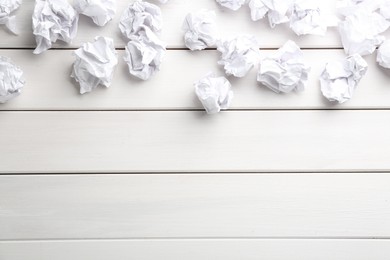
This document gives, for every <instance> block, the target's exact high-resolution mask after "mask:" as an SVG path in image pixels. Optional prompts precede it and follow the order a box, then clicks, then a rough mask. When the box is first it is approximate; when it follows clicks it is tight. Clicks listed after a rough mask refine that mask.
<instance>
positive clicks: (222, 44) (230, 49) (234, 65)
mask: <svg viewBox="0 0 390 260" xmlns="http://www.w3.org/2000/svg"><path fill="white" fill-rule="evenodd" d="M258 46H259V44H258V41H257V40H256V37H254V36H252V35H239V36H236V37H234V38H231V39H228V40H218V41H217V50H218V51H219V52H221V59H220V60H219V61H218V64H219V65H223V66H224V69H225V73H226V74H227V75H233V76H235V77H239V78H241V77H244V76H245V75H246V74H247V73H248V72H249V71H250V70H251V69H252V68H253V67H254V66H255V65H256V64H258V62H259V60H260V50H259V47H258Z"/></svg>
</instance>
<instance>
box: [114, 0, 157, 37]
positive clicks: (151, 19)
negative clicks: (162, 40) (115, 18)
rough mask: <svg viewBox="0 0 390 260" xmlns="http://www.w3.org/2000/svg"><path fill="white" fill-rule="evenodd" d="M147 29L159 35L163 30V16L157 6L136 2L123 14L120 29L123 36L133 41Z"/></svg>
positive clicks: (138, 0)
mask: <svg viewBox="0 0 390 260" xmlns="http://www.w3.org/2000/svg"><path fill="white" fill-rule="evenodd" d="M145 27H147V28H149V29H150V30H151V31H153V32H154V33H159V32H160V31H161V28H162V16H161V10H160V7H158V6H157V5H154V4H151V3H148V2H143V1H140V0H136V1H135V2H134V3H132V4H130V5H129V6H128V7H127V9H126V10H125V11H124V12H123V14H122V17H121V20H120V22H119V29H120V30H121V32H122V34H123V36H125V37H126V38H127V39H131V38H132V37H134V36H135V35H137V34H139V32H140V31H144V29H145Z"/></svg>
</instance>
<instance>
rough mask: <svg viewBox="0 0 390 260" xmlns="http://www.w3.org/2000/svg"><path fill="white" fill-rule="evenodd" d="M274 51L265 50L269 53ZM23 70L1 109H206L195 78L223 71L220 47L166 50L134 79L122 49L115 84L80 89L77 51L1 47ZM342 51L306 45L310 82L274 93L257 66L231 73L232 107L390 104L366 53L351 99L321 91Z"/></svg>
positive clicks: (380, 73) (389, 90)
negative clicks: (21, 84) (151, 70)
mask: <svg viewBox="0 0 390 260" xmlns="http://www.w3.org/2000/svg"><path fill="white" fill-rule="evenodd" d="M273 52H274V51H264V55H270V54H272V53H273ZM0 55H4V56H8V57H10V58H11V59H12V60H13V61H14V62H15V63H16V64H18V65H19V66H20V67H21V68H22V69H23V71H24V73H25V79H26V86H25V88H24V90H23V93H22V95H20V96H19V97H17V98H15V99H13V100H11V101H9V102H8V103H6V104H1V105H0V110H35V109H38V110H52V109H55V110H118V109H119V110H122V109H124V110H126V109H130V110H150V109H153V110H158V109H202V106H201V104H200V102H199V101H198V100H197V98H196V96H195V92H194V88H193V82H195V81H196V80H198V79H200V78H201V77H203V76H204V75H205V74H206V73H207V72H208V71H215V72H216V73H218V74H219V75H224V72H223V70H222V68H221V66H219V65H217V60H218V59H219V54H218V53H217V51H211V50H210V51H204V52H199V53H191V52H189V51H168V53H167V55H166V57H165V60H164V64H163V66H162V68H161V71H160V72H159V73H158V74H156V75H155V77H153V78H152V79H150V80H149V81H141V80H137V79H134V78H132V77H131V76H130V74H129V73H128V69H127V65H126V64H125V62H124V61H123V60H122V55H123V51H120V52H119V55H120V63H119V65H118V67H117V69H116V72H115V76H114V80H113V83H112V86H111V88H109V89H105V88H99V89H97V90H95V91H93V92H91V93H88V94H85V95H80V94H79V93H78V86H77V84H75V83H74V82H73V80H72V79H71V78H70V76H69V75H70V71H71V67H72V63H73V62H74V57H73V55H72V51H49V52H47V53H45V54H43V55H42V56H35V55H34V54H32V53H31V52H30V51H28V50H27V51H26V50H23V51H20V50H18V51H16V50H0ZM342 57H344V53H343V51H342V50H307V51H305V58H306V59H307V61H308V63H309V64H310V65H311V67H312V69H311V73H310V78H309V83H308V87H307V89H306V90H305V91H303V92H300V93H295V92H294V93H289V94H276V93H274V92H272V91H271V90H269V89H268V88H266V87H264V86H262V85H260V84H259V83H257V82H256V73H257V68H256V69H253V70H252V71H251V72H250V73H249V75H247V76H246V77H244V78H241V79H238V78H233V77H230V78H229V79H230V80H231V82H232V84H233V89H234V94H235V98H234V100H233V103H232V106H231V108H233V109H302V108H304V109H344V108H347V109H356V108H358V109H361V108H364V109H365V108H390V98H389V96H390V85H389V80H390V74H389V73H388V72H387V71H385V70H384V69H381V68H380V67H379V66H378V65H377V64H376V62H375V56H370V57H367V58H366V59H367V61H368V63H369V69H368V72H367V74H366V75H365V77H364V78H363V79H362V80H361V82H360V84H359V87H358V89H357V91H356V92H355V95H354V97H353V99H352V100H350V101H348V102H346V103H344V104H342V105H337V104H334V103H330V102H328V100H326V99H325V98H324V97H323V96H322V94H321V91H320V86H319V79H318V77H319V75H320V74H321V72H322V70H323V68H324V65H325V63H326V62H327V61H329V60H333V59H339V58H342Z"/></svg>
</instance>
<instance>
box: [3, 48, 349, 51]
mask: <svg viewBox="0 0 390 260" xmlns="http://www.w3.org/2000/svg"><path fill="white" fill-rule="evenodd" d="M78 48H79V47H69V48H66V47H58V48H55V47H54V48H51V49H48V51H61V50H65V51H66V50H69V51H72V50H77V49H78ZM166 49H167V51H190V49H188V48H180V47H169V48H166ZM259 49H260V50H277V49H279V47H259ZM0 50H31V51H33V50H35V47H0ZM115 50H125V48H124V47H117V48H115ZM215 50H217V48H206V49H203V51H215ZM301 50H343V48H342V47H302V48H301Z"/></svg>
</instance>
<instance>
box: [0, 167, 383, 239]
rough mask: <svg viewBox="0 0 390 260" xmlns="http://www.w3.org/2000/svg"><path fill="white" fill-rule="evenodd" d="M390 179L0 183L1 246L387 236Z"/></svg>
mask: <svg viewBox="0 0 390 260" xmlns="http://www.w3.org/2000/svg"><path fill="white" fill-rule="evenodd" d="M69 163H71V162H69ZM389 182H390V174H375V173H362V174H353V173H346V174H330V173H325V174H319V173H313V174H310V173H306V174H195V175H191V174H141V175H137V174H134V175H112V174H111V175H110V174H107V175H41V176H39V175H27V176H20V175H19V176H0V198H1V208H0V240H25V239H38V240H40V239H41V240H42V239H43V240H46V239H110V238H111V239H113V238H116V239H118V238H120V239H127V238H133V239H136V238H137V239H139V238H290V237H291V238H373V237H376V238H381V237H382V238H388V237H390V222H389V217H390V190H389V188H388V187H389Z"/></svg>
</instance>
